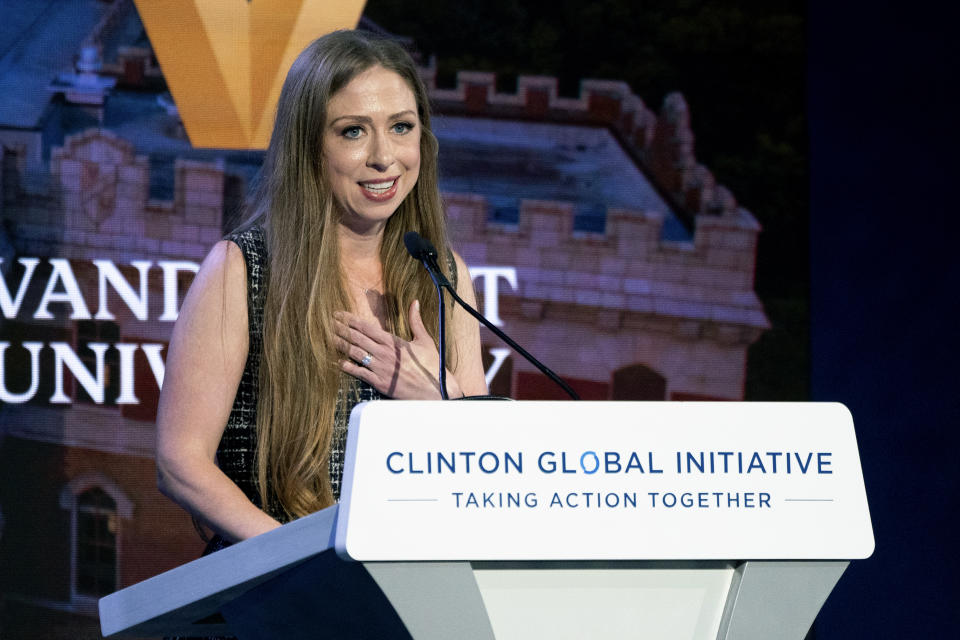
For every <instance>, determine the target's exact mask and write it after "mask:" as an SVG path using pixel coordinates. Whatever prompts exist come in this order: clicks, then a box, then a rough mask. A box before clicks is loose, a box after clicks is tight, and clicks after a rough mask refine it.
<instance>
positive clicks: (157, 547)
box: [0, 0, 769, 637]
mask: <svg viewBox="0 0 960 640" xmlns="http://www.w3.org/2000/svg"><path fill="white" fill-rule="evenodd" d="M8 22H9V24H8V25H7V26H6V27H3V30H0V38H3V42H2V44H3V45H4V46H3V47H0V51H4V52H5V53H4V54H2V55H3V57H2V58H0V85H2V86H3V87H5V88H7V89H8V93H9V99H7V98H5V99H4V101H3V103H2V105H3V106H2V107H0V145H2V150H0V153H2V167H0V169H2V171H0V206H2V209H0V222H2V225H0V258H2V261H3V262H2V270H3V276H4V282H5V283H6V284H5V286H6V290H5V291H4V292H3V293H0V295H6V296H7V299H5V303H6V302H9V305H6V308H7V309H8V310H10V309H13V308H14V306H15V304H14V303H16V302H17V300H18V299H19V305H18V306H17V310H18V312H17V313H15V314H12V315H11V317H3V318H0V344H5V345H6V347H5V348H4V350H3V351H2V352H0V357H2V358H3V363H2V371H3V376H2V377H0V383H2V384H3V385H4V393H5V394H8V397H12V396H16V395H17V394H24V393H26V392H28V391H29V390H30V387H31V386H32V383H33V382H34V380H31V378H38V379H36V389H35V391H34V393H33V394H32V395H31V396H30V397H29V399H28V400H24V401H22V402H6V403H4V404H3V405H2V406H0V576H2V577H0V625H2V626H0V629H8V630H11V631H10V633H11V634H12V633H13V630H16V629H20V628H21V627H22V628H27V627H28V626H29V625H30V624H33V623H34V622H36V621H37V620H43V621H44V624H47V625H49V627H50V628H51V629H53V631H51V633H52V634H54V635H52V636H51V637H59V636H56V635H55V634H56V633H57V631H56V630H57V629H58V628H59V627H58V626H57V625H62V626H63V630H64V631H63V634H64V635H63V637H68V636H67V635H66V634H67V633H68V629H71V628H72V629H76V628H78V625H79V626H80V627H83V626H84V625H87V626H89V627H90V628H91V629H93V628H95V626H96V620H95V618H94V617H92V616H95V607H94V604H95V602H96V599H97V597H99V596H100V595H102V594H104V593H109V592H111V591H112V590H114V589H115V588H120V587H124V586H127V585H129V584H132V583H134V582H136V581H139V580H142V579H144V578H147V577H149V576H151V575H154V574H155V573H158V572H160V571H163V570H165V569H168V568H171V567H172V566H176V565H178V564H180V563H183V562H186V561H188V560H190V559H193V558H194V557H196V555H197V554H198V553H199V551H200V549H201V547H202V543H201V542H200V540H199V538H198V537H197V535H196V533H195V532H194V531H193V528H192V525H191V523H190V519H189V517H188V516H187V515H186V514H185V513H184V512H182V511H181V510H180V509H179V507H177V506H176V505H174V504H172V503H171V502H169V501H168V500H167V499H165V498H163V497H162V496H160V494H159V493H158V492H157V490H156V482H155V475H156V469H155V466H154V463H153V454H154V451H153V447H154V444H153V441H154V420H155V417H156V402H157V397H158V393H159V385H158V380H160V379H162V367H161V368H160V369H158V367H157V363H156V361H151V358H150V353H151V352H150V350H149V349H147V348H146V347H145V346H144V345H159V347H157V349H159V351H156V352H157V353H160V354H161V355H165V352H164V351H163V350H162V349H163V346H165V345H166V343H167V341H168V340H169V334H170V330H171V328H172V323H171V321H170V320H171V319H170V318H168V317H165V316H164V312H165V308H164V305H165V296H167V299H168V298H169V295H170V290H171V287H173V288H174V290H175V291H176V296H177V300H182V296H183V293H184V292H185V291H186V289H187V287H188V286H189V282H190V279H191V276H192V273H193V271H192V269H191V268H190V265H191V264H192V265H195V264H196V263H199V261H200V260H202V258H203V256H204V255H205V254H206V252H207V251H208V250H209V248H210V247H211V246H212V245H213V244H214V243H215V242H216V241H217V240H218V239H219V238H221V237H222V235H223V233H224V232H225V231H226V230H227V229H228V228H229V227H230V226H231V225H232V224H234V223H235V222H236V221H237V214H238V211H240V209H241V208H242V204H243V201H244V198H245V193H246V189H247V186H248V185H249V183H250V182H251V180H252V179H253V178H254V176H255V175H256V172H257V169H258V168H259V165H260V162H261V160H262V154H261V153H258V152H253V151H250V152H244V151H224V150H215V149H194V148H193V147H192V146H191V145H190V143H189V141H188V140H187V139H186V137H185V134H184V128H183V126H182V123H181V122H180V121H179V117H178V115H177V110H176V106H175V104H174V103H173V101H172V99H171V98H170V95H169V94H168V93H167V92H166V90H165V86H164V81H163V77H162V74H161V72H160V70H159V68H158V66H157V65H156V62H155V59H154V57H153V55H152V52H151V49H150V43H149V41H148V40H147V38H146V35H145V33H144V30H143V27H142V25H141V24H140V21H139V18H138V16H137V13H136V10H135V8H134V7H133V5H132V3H131V2H129V1H128V0H116V1H115V2H113V3H101V2H97V1H95V0H90V1H89V2H84V1H80V0H77V1H74V2H68V3H53V4H51V5H49V6H43V7H37V6H35V3H26V2H18V3H14V7H13V8H12V10H11V19H10V20H9V21H8ZM25 25H26V26H25ZM54 41H55V42H56V43H57V44H56V46H55V47H51V44H50V43H51V42H54ZM24 61H27V62H29V64H27V63H25V62H24ZM422 73H423V76H424V79H425V81H426V82H427V85H428V87H429V89H430V93H431V98H432V100H433V103H434V110H435V113H436V118H435V133H436V135H437V138H438V139H439V142H440V149H441V151H440V171H441V189H442V191H443V197H444V201H445V204H446V209H447V213H448V216H449V221H450V228H451V235H452V238H453V241H454V245H455V248H456V249H457V250H458V251H460V252H461V253H462V255H463V256H464V258H465V260H466V261H467V263H468V264H469V265H471V267H476V268H484V267H486V268H488V269H487V271H486V273H485V275H484V276H483V277H478V278H477V280H476V281H475V284H476V286H477V289H478V291H479V293H480V294H481V298H484V296H483V294H484V292H487V295H486V299H483V300H482V304H483V307H484V308H485V309H486V310H487V311H488V312H489V311H490V310H491V309H492V305H494V304H495V305H496V308H495V311H496V315H497V316H498V318H499V320H500V321H501V325H502V328H503V329H504V330H505V331H506V332H507V333H509V334H510V335H511V336H512V337H514V338H515V339H516V340H517V341H518V342H519V343H520V344H522V345H524V347H525V348H527V349H528V350H529V351H530V352H531V353H533V354H535V355H536V356H537V357H538V358H540V359H541V360H543V361H544V362H546V363H547V364H548V365H549V366H550V367H551V368H552V369H554V370H555V371H556V372H557V373H558V374H560V375H561V376H563V377H564V378H566V379H567V380H568V381H569V382H570V383H571V384H572V386H573V387H574V388H575V389H577V390H578V392H580V394H581V395H582V396H583V397H584V398H588V399H594V400H605V399H644V400H680V399H720V400H739V399H742V398H743V394H744V382H745V375H746V361H747V348H748V347H749V346H750V345H751V344H752V343H753V342H754V341H756V339H757V338H758V337H759V335H760V334H761V333H762V332H763V331H764V330H766V329H767V328H768V326H769V325H768V321H767V319H766V316H765V315H764V312H763V309H762V306H761V304H760V302H759V300H758V299H757V296H756V294H755V293H754V291H753V277H754V268H755V255H756V243H757V235H758V233H759V226H758V224H757V222H756V220H755V219H754V218H753V216H752V215H751V214H750V213H749V212H747V211H746V210H745V209H743V208H742V207H741V206H739V205H738V204H737V202H736V200H735V199H734V197H733V195H732V194H731V193H730V192H729V191H728V190H726V189H725V188H724V187H722V186H720V185H718V184H717V183H716V182H715V180H714V178H713V176H712V175H711V173H710V172H709V170H708V169H706V168H705V167H703V166H702V165H700V164H698V163H697V161H696V159H695V157H694V153H693V134H692V130H691V127H690V119H689V113H688V110H687V106H686V104H685V102H684V100H683V97H682V96H681V95H679V94H672V95H670V96H668V98H667V99H666V101H665V102H664V104H663V106H662V108H661V109H660V112H659V113H654V112H653V111H651V110H650V109H648V108H647V107H646V106H645V105H644V103H643V101H642V100H641V99H640V98H639V97H637V96H636V95H634V94H633V93H632V92H631V90H630V88H629V87H627V86H626V85H625V84H623V83H621V82H611V81H597V80H584V81H583V82H582V84H581V90H580V95H579V96H578V97H576V98H568V97H562V96H559V95H558V93H557V81H556V79H554V78H549V77H523V76H521V77H520V78H519V79H518V82H517V88H516V91H515V92H514V93H498V92H497V91H496V90H495V83H494V76H493V75H492V74H488V73H476V72H461V73H460V74H458V76H457V83H456V86H455V87H454V88H440V87H437V86H436V82H435V77H436V73H435V68H434V67H431V66H427V67H424V68H423V69H422ZM32 258H37V259H39V261H38V262H37V264H36V266H35V270H34V273H33V275H32V278H31V280H30V283H29V285H25V286H24V288H23V292H22V293H23V295H22V298H20V297H19V295H18V292H19V290H20V284H21V283H22V282H23V281H24V277H25V275H26V271H27V267H28V264H25V263H24V262H23V260H24V259H26V260H27V261H28V263H29V259H32ZM58 259H61V260H66V261H69V265H70V272H71V273H72V274H73V275H74V277H75V279H76V286H77V288H78V289H79V291H80V293H81V295H82V298H83V300H84V301H85V302H86V303H87V306H88V312H89V317H80V316H77V315H76V306H75V305H72V304H71V303H69V302H68V301H67V298H66V297H63V296H67V295H68V293H69V291H68V290H69V288H70V286H69V285H70V283H68V282H65V281H64V279H63V278H53V277H52V274H53V273H54V272H55V271H56V269H55V268H54V266H53V265H52V263H51V260H58ZM95 261H109V262H111V263H112V264H114V265H115V266H116V267H117V268H118V269H119V271H120V273H121V274H122V275H123V277H124V279H125V280H126V282H127V283H128V284H129V288H130V291H129V292H127V293H126V295H125V296H124V295H121V293H120V292H118V290H117V288H118V287H117V285H116V283H113V282H111V283H110V285H109V286H106V285H105V284H104V282H103V279H104V276H103V274H102V270H101V269H99V268H98V267H97V263H96V262H95ZM138 262H139V263H141V266H139V267H138V266H137V264H136V263H138ZM144 263H148V264H144ZM161 263H166V264H167V265H168V268H166V269H164V268H163V267H162V266H161ZM171 264H173V265H175V266H174V267H170V266H169V265H171ZM176 265H179V266H176ZM493 268H496V269H493ZM493 273H497V274H500V275H499V276H497V279H496V281H495V283H496V288H495V289H494V287H493V286H492V284H491V283H490V282H488V280H490V279H491V278H493V277H494V275H491V274H493ZM171 274H172V275H171ZM171 278H172V280H171ZM53 280H56V281H57V282H56V286H55V288H54V289H51V290H50V291H47V290H46V287H47V286H48V285H49V283H50V282H51V281H53ZM144 280H145V283H144ZM494 290H495V291H496V294H495V298H496V299H495V300H494V299H491V296H492V295H493V292H494ZM104 291H106V293H104ZM61 294H62V297H60V298H56V295H61ZM51 295H53V296H54V297H53V298H50V296H51ZM45 296H46V297H47V298H48V301H49V300H53V301H54V302H53V303H52V304H50V305H49V310H50V311H51V315H52V316H53V317H52V318H43V317H39V318H38V317H36V315H37V314H36V310H37V308H38V307H39V306H41V303H42V301H43V299H44V297H45ZM58 300H59V302H58ZM131 300H140V301H142V303H143V305H144V306H145V307H146V312H145V314H144V313H140V314H139V316H138V312H137V310H136V309H132V308H131V306H130V304H129V301H131ZM104 308H106V309H107V310H108V312H109V313H103V312H102V311H103V309H104ZM81 316H82V314H81ZM483 341H484V350H485V361H486V362H487V363H488V367H489V368H491V369H495V370H496V375H494V376H493V378H492V382H491V390H492V391H493V392H494V393H500V394H504V395H510V396H512V397H515V398H518V399H538V398H559V397H560V395H559V392H558V390H556V389H554V388H553V386H552V385H551V384H550V383H549V382H548V381H547V380H546V378H544V377H543V376H541V375H540V374H539V373H537V372H536V371H535V369H533V368H532V367H531V366H530V365H528V364H527V363H526V362H524V361H522V360H520V359H518V358H517V357H515V356H513V355H508V354H506V353H505V352H502V351H498V349H500V348H501V347H502V345H500V344H498V343H497V341H496V339H495V337H494V336H492V335H491V334H489V333H487V332H486V331H484V333H483ZM27 343H40V344H42V345H43V346H42V347H40V348H36V349H35V350H36V351H37V358H38V363H39V364H38V367H39V372H40V373H39V376H33V375H32V372H33V371H34V367H33V364H34V363H33V362H32V360H31V359H32V357H33V355H34V354H33V352H32V351H31V350H30V349H29V348H27ZM55 343H56V344H60V345H63V346H61V347H58V348H59V349H60V351H59V352H57V351H56V349H55V348H54V347H53V345H54V344H55ZM97 344H107V345H108V347H107V348H105V349H101V350H100V352H97V350H96V349H95V348H94V347H92V346H91V345H97ZM123 344H126V345H137V347H136V348H134V347H126V348H120V347H118V346H117V345H123ZM71 353H72V354H74V355H75V358H74V359H72V360H71V358H70V357H69V354H71ZM58 354H59V355H58ZM158 371H160V372H161V373H160V375H158ZM60 375H62V379H61V380H59V381H58V376H60ZM58 384H59V385H61V388H62V390H63V393H65V394H66V396H68V397H69V401H68V402H60V403H55V402H51V401H50V400H51V398H52V397H54V396H55V395H56V390H57V385H58ZM125 384H129V385H132V386H131V387H130V389H126V387H125V386H124V385H125ZM98 389H99V390H100V391H102V393H103V398H102V401H100V402H98V401H97V398H96V395H97V394H96V391H97V390H98ZM126 391H130V392H131V393H132V395H133V396H134V397H135V398H136V402H130V401H129V396H128V395H125V393H126ZM124 398H126V400H124ZM51 621H52V622H51ZM12 637H14V636H12ZM69 637H73V636H69Z"/></svg>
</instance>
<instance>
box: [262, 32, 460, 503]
mask: <svg viewBox="0 0 960 640" xmlns="http://www.w3.org/2000/svg"><path fill="white" fill-rule="evenodd" d="M376 65H380V66H382V67H384V68H386V69H388V70H390V71H393V72H395V73H397V74H398V75H399V76H400V77H402V78H403V79H404V80H405V81H406V83H407V85H409V87H410V89H411V91H413V94H414V97H415V99H416V103H417V111H418V116H419V119H420V123H421V126H422V129H421V135H420V175H419V179H418V180H417V183H416V185H415V186H414V187H413V190H412V191H411V192H410V194H409V195H408V196H407V197H406V198H405V199H404V201H403V202H402V203H401V204H400V206H399V208H398V209H397V210H396V212H395V213H394V214H393V215H392V216H391V217H390V219H389V221H388V222H387V224H386V227H385V229H384V234H383V239H382V243H381V246H380V260H381V263H382V265H383V278H384V288H385V293H386V295H385V300H386V325H387V326H386V328H387V330H389V331H391V332H393V333H395V334H397V335H399V336H400V337H403V338H406V339H410V338H411V337H412V336H411V332H410V327H409V323H408V321H407V310H408V308H409V306H410V304H411V303H412V302H413V300H420V302H421V310H422V311H421V313H422V314H423V321H424V324H425V326H426V327H427V328H428V330H429V331H430V332H431V335H433V338H434V340H435V341H437V335H436V331H437V330H436V324H437V315H438V314H437V294H436V291H435V290H434V288H433V285H432V283H431V281H430V280H429V278H428V277H427V275H426V273H425V271H424V269H423V268H422V267H421V266H420V265H419V264H417V263H416V262H415V261H414V260H412V259H411V258H410V257H409V256H408V255H407V254H406V251H405V249H404V247H403V240H402V238H403V234H404V233H405V232H407V231H410V230H414V231H417V232H418V233H420V234H421V235H423V236H424V237H425V238H427V239H429V240H430V241H431V242H432V243H433V244H434V246H436V247H438V248H441V251H442V252H445V249H444V248H445V247H447V246H448V244H447V235H446V228H445V221H444V215H443V210H442V208H441V202H440V195H439V189H438V181H437V141H436V138H435V137H434V135H433V133H432V132H431V130H430V109H429V103H428V97H427V92H426V89H425V88H424V86H423V82H422V81H421V80H420V76H419V74H418V72H417V68H416V66H415V65H414V63H413V61H412V60H411V59H410V56H409V55H407V53H406V52H405V51H404V50H403V49H402V48H401V47H400V46H399V45H397V44H395V43H393V42H391V41H388V40H384V39H381V38H378V37H375V36H372V35H369V34H365V33H363V32H357V31H338V32H334V33H331V34H328V35H326V36H323V37H322V38H319V39H317V40H315V41H314V42H313V43H311V44H310V45H309V46H308V47H307V48H306V49H305V50H304V51H303V52H302V53H301V54H300V55H299V57H298V58H297V59H296V61H295V62H294V63H293V66H292V67H291V68H290V71H289V73H288V74H287V78H286V81H285V82H284V85H283V90H282V92H281V94H280V99H279V102H278V104H277V116H276V122H275V124H274V128H273V134H272V136H271V138H270V146H269V148H268V149H267V154H266V158H265V160H264V165H263V169H262V173H261V176H260V181H259V186H258V189H257V191H256V194H255V197H254V200H253V209H252V211H251V216H250V218H249V219H248V221H247V222H246V223H245V225H244V226H249V225H252V224H260V225H262V226H263V229H264V231H265V235H266V242H267V248H268V252H269V262H268V264H269V273H268V279H267V283H268V286H267V295H266V301H265V305H264V335H263V354H262V357H261V365H260V400H259V404H258V409H257V432H258V436H257V437H258V440H257V475H256V479H257V483H258V486H259V491H260V496H261V500H262V504H263V506H264V508H265V509H267V510H268V511H270V512H272V513H273V515H275V516H277V517H281V518H296V517H300V516H303V515H306V514H308V513H312V512H314V511H316V510H318V509H321V508H323V507H326V506H329V505H330V504H332V503H333V494H332V490H331V486H330V476H329V471H328V464H329V462H328V461H329V456H330V443H331V438H332V434H333V425H334V413H335V410H336V402H337V394H338V392H340V391H341V387H343V386H344V383H343V381H342V380H343V377H344V376H342V375H341V372H340V369H339V366H338V364H337V362H338V359H339V355H338V352H337V349H336V347H335V344H334V339H333V330H332V322H333V313H334V312H335V311H337V310H346V309H349V308H350V307H351V301H350V296H349V294H348V292H347V290H346V289H345V288H344V286H343V283H342V274H341V266H340V251H339V244H338V242H337V234H336V225H337V222H338V219H339V215H340V214H339V211H338V208H337V206H336V204H335V202H334V199H333V196H332V195H331V193H330V191H329V189H328V188H327V186H326V182H325V178H324V175H325V174H324V166H323V162H322V154H321V147H322V136H323V131H324V129H325V127H326V117H327V113H326V112H327V104H328V102H329V101H330V98H331V97H332V96H333V95H334V94H335V93H336V92H337V91H339V90H340V89H342V88H343V87H344V86H346V85H347V84H348V83H349V82H350V81H351V80H352V79H353V78H354V77H356V76H357V75H359V74H360V73H363V72H364V71H366V70H367V69H370V68H371V67H373V66H376ZM441 262H442V263H444V264H443V265H442V268H443V269H444V270H448V268H449V265H447V264H446V263H447V261H446V260H441ZM447 275H448V276H449V275H450V274H449V273H448V274H447ZM343 390H344V391H345V390H346V389H343Z"/></svg>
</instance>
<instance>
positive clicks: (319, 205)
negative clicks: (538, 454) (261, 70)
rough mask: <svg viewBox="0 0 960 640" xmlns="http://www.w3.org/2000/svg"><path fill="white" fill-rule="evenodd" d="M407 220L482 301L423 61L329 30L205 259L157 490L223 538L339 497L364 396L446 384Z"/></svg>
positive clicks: (432, 297) (451, 383)
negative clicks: (406, 239) (453, 225)
mask: <svg viewBox="0 0 960 640" xmlns="http://www.w3.org/2000/svg"><path fill="white" fill-rule="evenodd" d="M411 230H412V231H416V232H418V233H419V234H420V235H422V236H423V237H424V238H426V239H427V240H428V241H430V242H431V243H432V244H433V245H434V246H436V247H438V248H439V250H440V256H441V259H440V263H441V265H440V266H441V269H442V270H443V271H444V272H445V275H446V276H447V278H448V279H449V280H450V281H451V282H452V283H453V284H454V286H455V287H456V288H457V291H458V293H459V295H460V296H461V297H463V298H464V299H466V300H467V301H468V302H469V303H471V304H473V303H474V294H473V290H472V285H471V281H470V276H469V274H468V271H467V268H466V266H465V265H464V263H463V261H462V260H461V259H460V257H459V256H457V255H456V254H454V253H453V252H452V251H451V250H450V249H449V243H448V240H447V235H446V230H445V226H444V214H443V211H442V209H441V204H440V195H439V191H438V186H437V141H436V138H435V137H434V136H433V134H432V133H431V131H430V113H429V106H428V100H427V94H426V90H425V88H424V86H423V83H422V82H421V80H420V78H419V75H418V73H417V69H416V67H415V66H414V64H413V61H412V60H411V59H410V57H409V56H408V55H407V54H406V52H405V51H403V49H402V48H400V47H399V46H398V45H396V44H395V43H392V42H390V41H386V40H382V39H379V38H376V37H374V36H370V35H367V34H363V33H360V32H353V31H341V32H336V33H332V34H329V35H327V36H324V37H322V38H320V39H318V40H316V41H314V42H313V43H312V44H310V45H309V46H308V47H307V48H306V50H304V51H303V53H301V54H300V56H299V57H298V58H297V60H296V61H295V62H294V63H293V66H292V67H291V69H290V72H289V74H288V75H287V78H286V81H285V83H284V85H283V90H282V92H281V95H280V99H279V102H278V105H277V115H276V122H275V124H274V129H273V133H272V137H271V139H270V146H269V148H268V150H267V153H266V158H265V161H264V166H263V169H262V173H261V176H260V180H259V184H258V188H257V191H256V194H255V196H254V198H253V200H252V204H251V208H250V210H249V215H248V217H247V221H246V222H245V223H244V224H243V225H242V226H241V227H240V229H239V230H237V231H235V232H234V233H233V234H231V235H229V236H228V237H227V239H226V240H223V241H221V242H219V243H218V244H217V245H216V246H215V247H214V248H213V250H212V251H211V252H210V254H209V256H208V257H207V258H206V260H204V262H203V264H202V266H201V267H200V271H199V272H198V274H197V276H196V278H195V280H194V282H193V285H192V286H191V287H190V290H189V292H188V294H187V296H186V299H185V301H184V303H183V309H182V311H181V314H180V318H179V320H178V321H177V324H176V326H175V327H174V330H173V335H172V338H171V342H170V349H169V354H168V358H167V370H166V375H165V380H164V385H163V390H162V393H161V397H160V406H159V412H158V416H157V467H158V472H159V485H160V489H161V491H163V492H164V493H165V494H166V495H168V496H169V497H171V498H172V499H174V500H175V501H176V502H178V503H179V504H180V505H182V506H183V507H184V508H186V509H187V510H189V511H190V512H191V513H193V514H194V515H195V516H196V517H197V518H199V519H200V520H201V521H202V522H204V523H205V524H207V525H208V526H210V527H211V528H212V529H214V530H215V531H216V532H217V534H218V536H217V537H216V538H215V539H214V541H213V544H212V545H211V547H210V549H211V550H214V549H216V548H219V547H221V546H223V545H224V544H225V543H229V542H231V541H237V540H243V539H245V538H249V537H251V536H255V535H258V534H260V533H263V532H265V531H268V530H270V529H273V528H275V527H277V526H279V525H280V524H281V523H283V522H286V521H289V520H292V519H294V518H298V517H301V516H304V515H307V514H309V513H312V512H314V511H317V510H318V509H322V508H324V507H327V506H329V505H331V504H333V503H334V502H336V501H337V500H338V499H339V495H340V480H341V477H342V473H343V454H344V445H345V441H346V432H347V422H348V418H349V415H350V411H351V409H352V408H353V407H354V406H355V405H356V404H357V403H358V402H361V401H364V400H374V399H377V398H394V399H428V398H439V397H440V389H439V383H438V380H437V372H438V368H439V362H440V359H439V354H438V351H437V344H438V343H439V336H438V335H437V318H438V309H437V304H438V302H437V293H436V290H435V289H434V287H433V284H432V282H431V280H430V278H429V276H428V274H427V272H426V271H425V270H424V269H423V268H422V267H421V265H419V264H418V263H417V262H416V261H414V260H412V259H411V258H410V257H409V256H408V255H407V253H406V251H405V249H404V246H403V240H402V238H403V235H404V233H405V232H407V231H411ZM447 314H448V317H449V318H450V321H449V322H448V323H447V329H446V330H447V336H446V343H447V344H448V345H450V346H449V349H448V351H449V353H448V354H447V362H448V363H449V365H448V371H447V373H446V379H447V388H448V389H449V394H450V397H456V396H462V395H477V394H484V393H486V383H485V381H484V374H483V367H482V364H481V358H480V337H479V330H478V326H477V324H476V323H475V321H473V320H472V319H471V318H469V316H467V314H466V313H464V312H462V311H461V312H459V313H456V312H454V311H453V309H448V310H447Z"/></svg>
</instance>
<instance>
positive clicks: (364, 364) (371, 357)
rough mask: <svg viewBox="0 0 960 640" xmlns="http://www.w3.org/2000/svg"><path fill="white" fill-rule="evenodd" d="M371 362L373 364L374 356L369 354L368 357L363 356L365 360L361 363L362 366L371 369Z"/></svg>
mask: <svg viewBox="0 0 960 640" xmlns="http://www.w3.org/2000/svg"><path fill="white" fill-rule="evenodd" d="M371 362H373V356H372V355H370V354H369V353H367V355H365V356H363V360H361V361H360V366H361V367H369V366H370V363H371Z"/></svg>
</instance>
